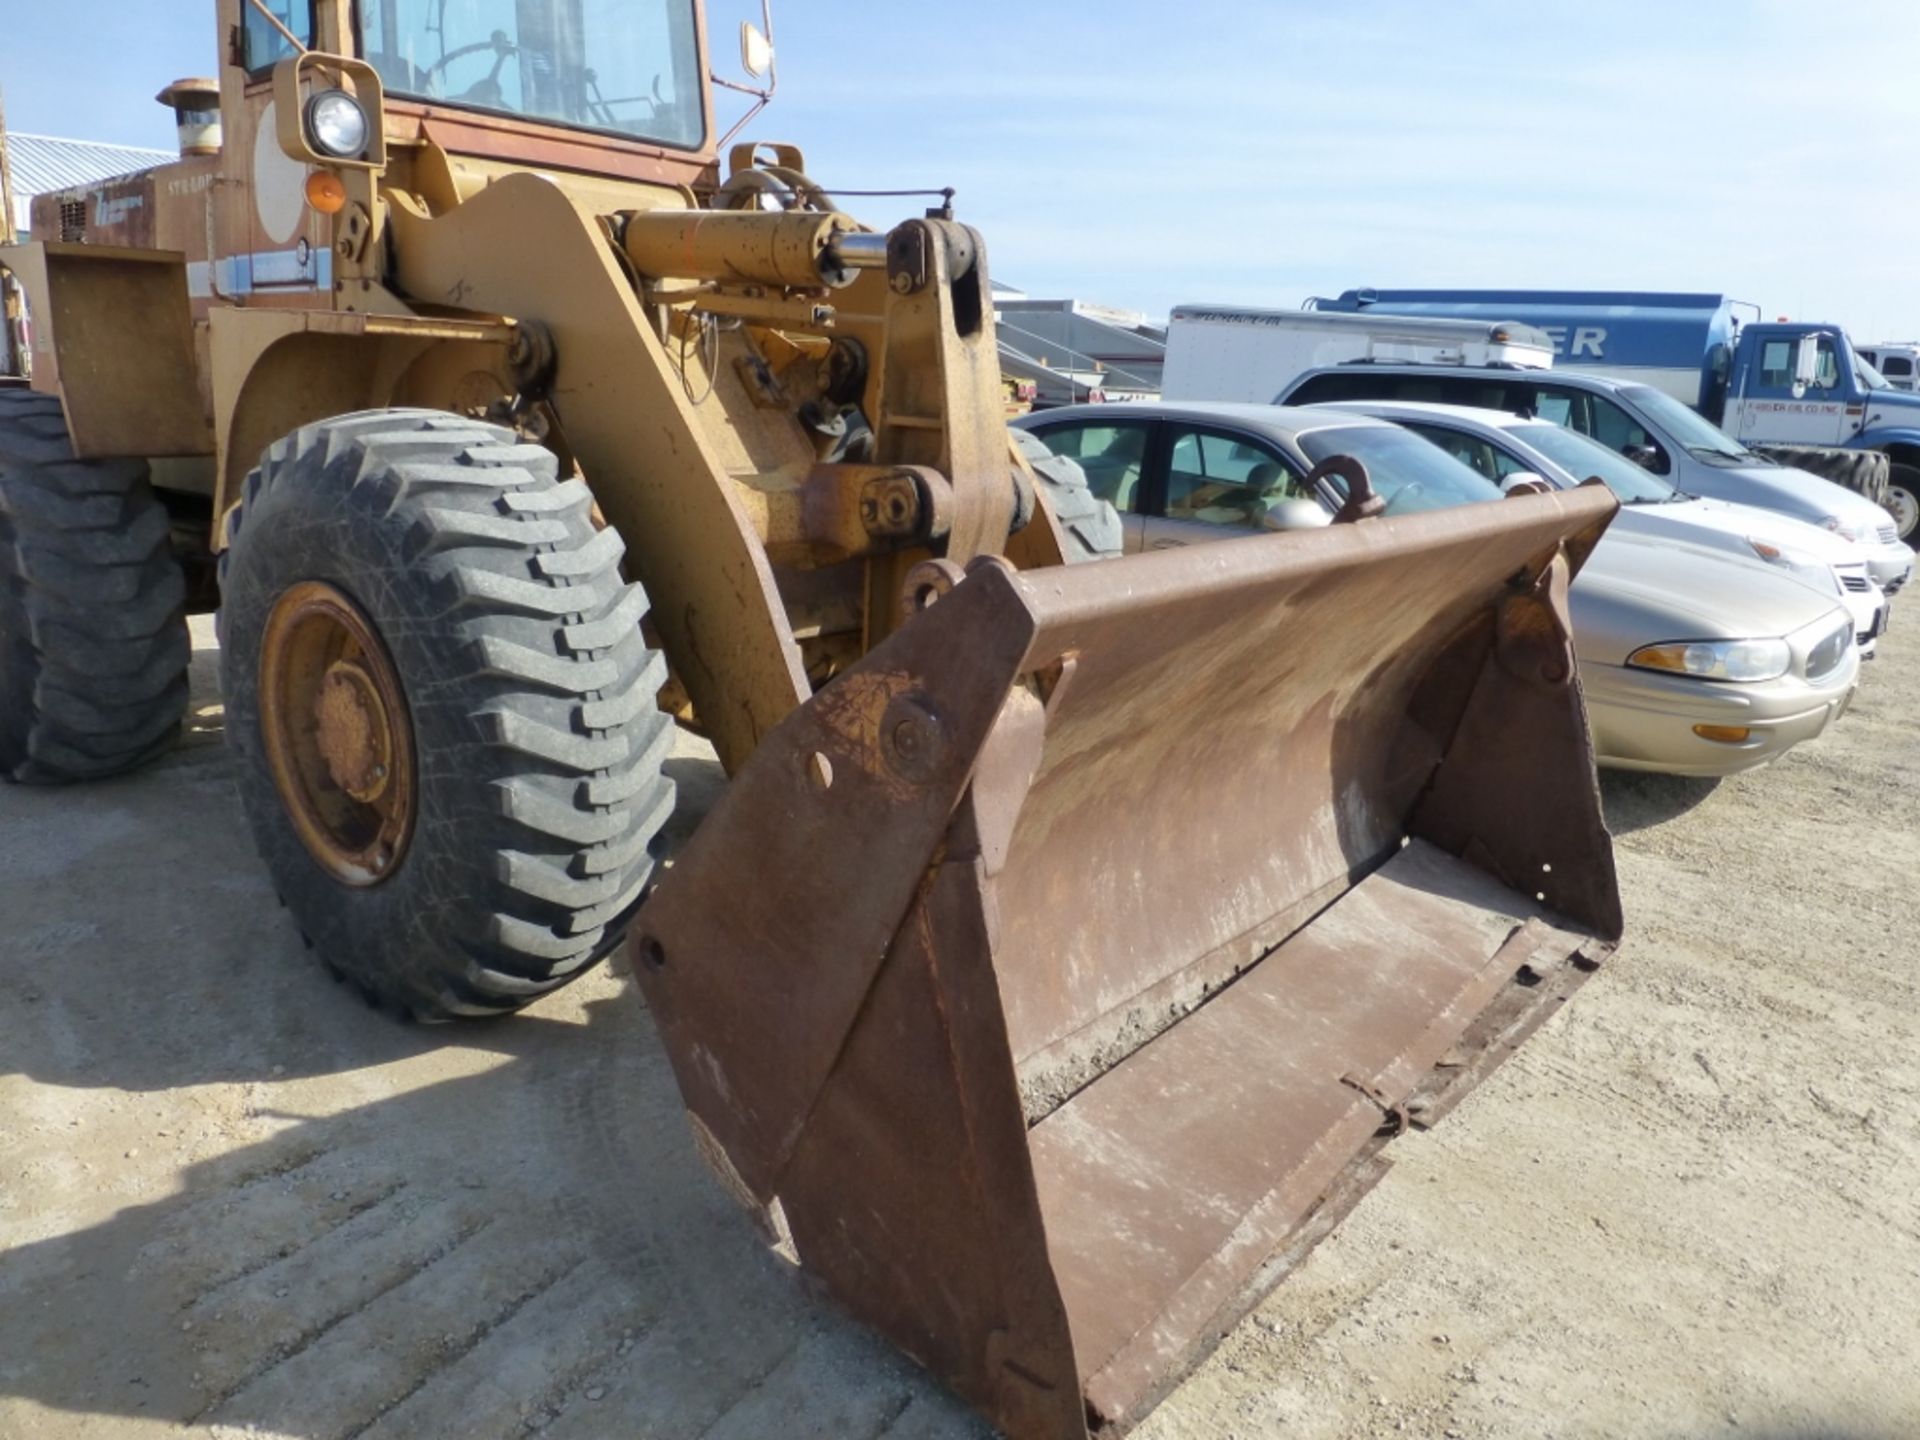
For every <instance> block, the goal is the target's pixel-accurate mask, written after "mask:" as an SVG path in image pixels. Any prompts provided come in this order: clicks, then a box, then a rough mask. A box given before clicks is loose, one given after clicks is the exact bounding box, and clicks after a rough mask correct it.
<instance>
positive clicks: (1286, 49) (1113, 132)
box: [0, 0, 1920, 342]
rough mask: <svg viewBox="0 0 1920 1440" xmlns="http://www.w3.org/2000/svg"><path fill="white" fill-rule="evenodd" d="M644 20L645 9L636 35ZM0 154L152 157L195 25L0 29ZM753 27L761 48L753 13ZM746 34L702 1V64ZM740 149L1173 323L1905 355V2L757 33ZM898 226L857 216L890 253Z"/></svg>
mask: <svg viewBox="0 0 1920 1440" xmlns="http://www.w3.org/2000/svg"><path fill="white" fill-rule="evenodd" d="M636 3H641V0H636ZM0 7H3V9H4V18H0V87H4V92H5V96H6V103H7V109H8V117H9V120H10V122H11V123H12V124H13V126H14V127H15V128H17V129H21V130H31V131H38V132H43V133H48V132H50V133H54V134H65V135H77V136H83V137H86V138H92V139H101V140H117V141H123V142H129V143H147V144H153V145H162V146H164V145H167V144H170V143H171V129H170V125H169V120H168V116H167V115H166V113H165V112H164V111H162V110H161V108H160V107H159V106H157V105H155V104H154V103H153V102H152V99H151V98H150V97H151V96H152V95H153V94H154V92H155V91H157V90H158V89H159V88H160V86H161V85H163V84H165V83H166V82H167V81H168V80H171V79H173V78H175V77H176V76H177V75H182V74H188V73H192V72H205V71H207V70H208V69H210V67H211V64H212V59H213V53H214V46H213V22H212V18H211V12H212V6H211V4H210V3H208V0H62V3H48V0H0ZM757 10H758V7H757V4H756V5H754V6H753V7H752V10H751V12H750V13H755V14H757ZM745 13H749V11H748V10H747V9H746V8H744V7H741V6H739V5H738V3H737V0H735V3H723V0H715V4H714V9H713V16H714V24H713V28H714V33H715V35H716V37H718V40H719V43H718V47H717V48H718V49H719V50H720V52H721V61H720V63H721V64H722V65H723V66H727V67H729V69H728V73H731V68H730V67H731V55H730V51H731V48H732V46H731V40H730V32H731V30H732V29H733V22H734V21H735V20H736V19H737V18H738V17H739V16H740V15H741V14H745ZM774 18H775V27H776V37H777V39H778V42H779V53H780V62H781V63H780V70H781V85H780V97H779V99H778V100H777V101H776V103H775V105H774V107H773V109H772V110H771V111H769V112H768V113H767V114H766V115H765V116H763V117H762V118H761V119H760V120H759V121H757V122H755V124H754V126H753V128H752V129H751V130H750V131H749V132H748V133H749V134H751V135H753V136H756V137H758V138H762V139H787V140H793V141H797V142H798V143H800V144H801V145H803V146H804V147H805V149H806V151H807V155H808V161H809V168H810V169H811V171H812V172H813V173H814V175H815V176H816V178H818V179H820V180H821V181H822V182H823V183H826V184H827V185H828V186H830V187H831V186H835V185H838V186H844V187H847V188H883V187H889V186H918V185H927V186H940V185H953V186H955V187H956V188H957V189H958V191H959V206H960V213H961V216H962V218H964V219H967V220H969V221H970V222H971V223H973V224H975V225H977V226H979V227H980V228H981V229H982V230H983V231H984V232H985V234H986V237H987V240H988V244H989V247H990V251H991V256H992V264H993V270H994V273H995V275H996V276H997V277H998V278H1000V279H1002V280H1005V281H1008V282H1010V283H1013V284H1017V285H1019V286H1021V287H1023V288H1025V289H1027V290H1028V291H1030V292H1031V293H1034V294H1041V295H1064V294H1071V295H1076V296H1079V297H1081V298H1084V299H1091V300H1098V301H1104V302H1107V303H1110V304H1119V305H1128V306H1133V307H1136V308H1139V309H1142V310H1146V311H1148V312H1149V313H1156V314H1163V313H1164V312H1165V311H1166V309H1167V308H1168V307H1169V306H1170V305H1172V304H1173V303H1175V302H1178V301H1183V300H1217V301H1235V302H1242V303H1249V304H1275V305H1291V304H1294V303H1297V302H1298V301H1299V300H1300V299H1301V298H1302V297H1304V296H1306V295H1310V294H1318V293H1333V292H1337V291H1339V290H1341V289H1344V288H1346V287H1348V286H1352V285H1380V286H1389V285H1425V284H1456V285H1482V286H1493V285H1513V286H1567V287H1577V288H1599V287H1606V288H1629V287H1634V288H1648V289H1666V290H1679V289H1689V290H1690V289H1700V290H1713V291H1724V292H1727V293H1729V294H1732V295H1734V296H1736V297H1738V298H1741V299H1746V300H1752V301H1754V302H1756V303H1757V304H1759V305H1760V306H1761V307H1762V309H1763V310H1764V311H1765V312H1766V313H1767V314H1768V315H1769V316H1772V315H1777V314H1784V315H1791V316H1794V317H1795V318H1801V319H1817V320H1832V321H1838V322H1840V323H1842V324H1844V325H1846V326H1847V327H1848V329H1849V330H1851V331H1852V332H1853V334H1854V336H1855V338H1856V339H1859V340H1861V341H1863V342H1864V341H1867V340H1873V339H1882V338H1896V337H1897V338H1912V337H1917V336H1920V285H1916V284H1915V283H1914V281H1913V279H1912V278H1911V277H1912V274H1913V261H1912V260H1911V259H1910V257H1909V254H1908V251H1907V248H1906V247H1907V244H1908V243H1910V242H1909V236H1910V235H1911V234H1912V231H1911V230H1910V229H1909V226H1910V225H1911V224H1912V222H1913V221H1914V220H1915V219H1916V217H1920V195H1917V194H1916V187H1920V164H1916V160H1920V155H1917V154H1916V149H1917V148H1920V86H1916V85H1914V84H1913V81H1912V76H1913V72H1914V69H1915V62H1916V60H1920V0H1852V3H1850V4H1846V5H1834V4H1829V5H1824V6H1809V5H1806V4H1805V3H1804V0H1800V3H1787V0H1749V3H1733V0H1659V3H1650V0H1607V3H1604V4H1580V5H1575V4H1572V3H1560V4H1553V3H1543V4H1536V5H1532V6H1521V5H1519V4H1516V3H1511V0H1507V3H1492V0H1380V3H1372V4H1361V3H1350V4H1339V5H1327V4H1325V3H1319V4H1297V3H1294V0H1241V3H1237V4H1228V3H1221V0H1184V3H1178V4H1166V3H1159V0H1107V3H1104V4H1101V3H1092V4H1075V5H1066V4H1060V3H1047V0H1026V3H1021V4H1015V3H1005V0H974V3H972V4H970V5H966V6H950V5H940V4H932V3H926V0H838V3H835V4H833V5H830V6H829V5H826V4H823V3H820V0H776V3H775V12H774ZM912 203H913V202H900V201H886V200H878V201H855V202H850V204H849V208H852V209H854V210H855V211H856V213H859V214H861V215H862V216H863V218H866V219H869V220H872V221H874V222H875V223H886V222H889V221H891V220H894V219H897V218H899V217H900V216H901V215H903V214H906V213H911V211H910V207H911V205H912Z"/></svg>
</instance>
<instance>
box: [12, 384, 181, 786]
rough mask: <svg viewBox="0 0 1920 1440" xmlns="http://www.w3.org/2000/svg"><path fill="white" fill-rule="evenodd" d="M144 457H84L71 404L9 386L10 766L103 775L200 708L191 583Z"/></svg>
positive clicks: (22, 776)
mask: <svg viewBox="0 0 1920 1440" xmlns="http://www.w3.org/2000/svg"><path fill="white" fill-rule="evenodd" d="M168 531H169V524H168V519H167V512H166V511H165V510H164V509H163V508H162V507H161V505H160V502H159V501H158V500H156V499H154V496H153V491H152V489H151V487H150V486H149V484H148V480H147V462H146V461H144V460H79V459H76V458H75V457H74V453H73V445H72V443H71V441H70V439H69V438H68V435H67V424H66V419H65V417H64V416H63V414H62V413H61V408H60V401H59V399H58V398H57V397H55V396H52V395H41V394H38V393H35V392H33V391H29V390H13V389H6V390H0V775H4V776H5V777H6V778H7V779H10V780H18V781H22V782H27V783H34V784H57V783H62V782H68V781H77V780H97V779H100V778H102V777H103V776H107V775H117V774H119V773H120V772H121V771H123V770H131V769H133V768H134V767H135V766H136V765H139V764H141V763H142V762H144V761H146V760H149V759H151V758H153V757H154V756H155V755H157V754H159V753H160V752H161V751H162V750H165V749H166V748H167V747H168V746H169V745H171V744H172V743H173V741H174V738H175V736H176V735H177V734H178V732H179V729H180V718H181V716H182V715H183V714H184V713H185V712H186V708H187V661H188V659H189V658H190V656H191V644H190V642H189V641H188V639H187V622H186V616H185V613H184V605H185V602H186V582H185V580H184V578H183V577H182V575H181V572H180V566H179V563H178V562H177V561H176V560H175V559H174V557H173V552H172V549H171V544H170V538H169V534H168Z"/></svg>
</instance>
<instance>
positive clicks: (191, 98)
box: [153, 80, 222, 157]
mask: <svg viewBox="0 0 1920 1440" xmlns="http://www.w3.org/2000/svg"><path fill="white" fill-rule="evenodd" d="M153 98H154V99H156V100H158V101H159V102H160V103H161V104H162V105H165V106H166V107H167V108H168V109H170V110H172V111H173V118H174V123H175V124H176V125H177V126H178V127H179V129H180V154H181V155H182V156H183V157H185V156H192V155H218V154H219V153H220V145H221V138H222V137H221V129H220V86H219V85H218V84H217V83H215V82H214V81H212V80H176V81H174V82H173V84H171V85H169V86H167V88H166V89H164V90H162V91H161V92H160V93H159V94H158V95H156V96H154V97H153Z"/></svg>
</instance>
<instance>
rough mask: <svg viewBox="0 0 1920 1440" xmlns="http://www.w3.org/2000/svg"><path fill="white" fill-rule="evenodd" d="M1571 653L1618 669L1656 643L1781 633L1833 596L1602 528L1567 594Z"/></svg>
mask: <svg viewBox="0 0 1920 1440" xmlns="http://www.w3.org/2000/svg"><path fill="white" fill-rule="evenodd" d="M1568 607H1569V609H1570V611H1571V613H1572V617H1573V646H1574V652H1575V654H1576V655H1578V656H1579V658H1580V659H1582V660H1585V661H1590V662H1597V663H1601V664H1607V665H1619V664H1622V663H1624V662H1625V660H1626V658H1627V656H1628V655H1630V654H1632V653H1633V652H1634V651H1635V650H1637V649H1639V648H1640V647H1641V646H1642V645H1653V644H1658V643H1659V642H1661V641H1665V640H1746V639H1759V638H1767V637H1774V636H1786V635H1790V634H1792V633H1793V632H1794V631H1796V630H1799V629H1801V628H1802V627H1804V626H1807V625H1810V624H1812V623H1814V622H1815V621H1817V620H1820V619H1822V618H1823V617H1825V616H1827V615H1832V617H1833V620H1834V623H1835V624H1839V623H1840V622H1841V620H1842V619H1843V618H1844V615H1845V612H1844V611H1842V609H1841V607H1840V602H1839V597H1838V596H1836V595H1834V594H1832V593H1830V592H1828V593H1823V592H1821V591H1820V590H1817V589H1815V588H1814V587H1813V586H1812V585H1809V584H1807V583H1805V582H1804V581H1801V580H1798V579H1796V578H1794V576H1792V575H1790V574H1788V573H1787V572H1785V571H1783V570H1780V569H1779V568H1777V567H1775V566H1770V565H1767V564H1766V563H1764V562H1763V561H1761V560H1758V559H1754V560H1747V559H1742V558H1741V557H1740V556H1737V555H1734V554H1731V553H1729V552H1727V551H1724V550H1713V549H1708V548H1706V547H1704V546H1699V545H1689V544H1681V543H1676V542H1674V541H1671V540H1659V539H1652V538H1647V537H1643V536H1639V535H1634V534H1631V533H1623V532H1618V531H1614V530H1609V531H1608V532H1607V535H1606V536H1605V538H1604V539H1602V540H1601V542H1600V544H1599V545H1598V546H1596V547H1595V548H1594V552H1593V554H1592V555H1591V556H1590V557H1588V560H1587V563H1586V565H1585V566H1584V567H1583V568H1582V569H1581V571H1580V574H1579V576H1578V578H1576V579H1575V580H1574V582H1573V588H1572V591H1571V592H1570V594H1569V597H1568Z"/></svg>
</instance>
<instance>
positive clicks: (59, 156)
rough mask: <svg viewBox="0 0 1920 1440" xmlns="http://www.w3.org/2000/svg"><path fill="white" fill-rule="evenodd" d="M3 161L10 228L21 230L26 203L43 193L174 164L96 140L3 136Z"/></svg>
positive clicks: (166, 155)
mask: <svg viewBox="0 0 1920 1440" xmlns="http://www.w3.org/2000/svg"><path fill="white" fill-rule="evenodd" d="M6 144H7V160H8V162H9V164H10V165H11V166H12V168H13V200H14V210H15V212H16V213H15V215H14V223H15V224H17V225H18V226H19V227H20V228H21V229H23V230H24V229H25V228H26V225H27V202H28V201H30V200H31V199H33V197H34V196H36V195H44V194H45V193H46V192H47V191H49V190H69V189H72V188H73V187H74V186H77V185H95V184H98V183H99V182H100V181H102V180H111V179H112V178H113V177H114V176H116V175H125V174H128V173H130V172H131V171H134V170H147V169H150V168H152V167H153V166H155V165H164V164H165V163H166V162H167V161H169V160H172V159H175V158H177V157H176V156H175V155H174V153H173V152H172V151H171V150H148V149H144V148H142V147H140V146H137V145H106V144H102V143H101V142H100V141H98V140H60V139H56V138H55V137H54V136H51V135H25V134H22V133H21V132H20V131H18V130H10V131H8V132H7V140H6Z"/></svg>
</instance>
